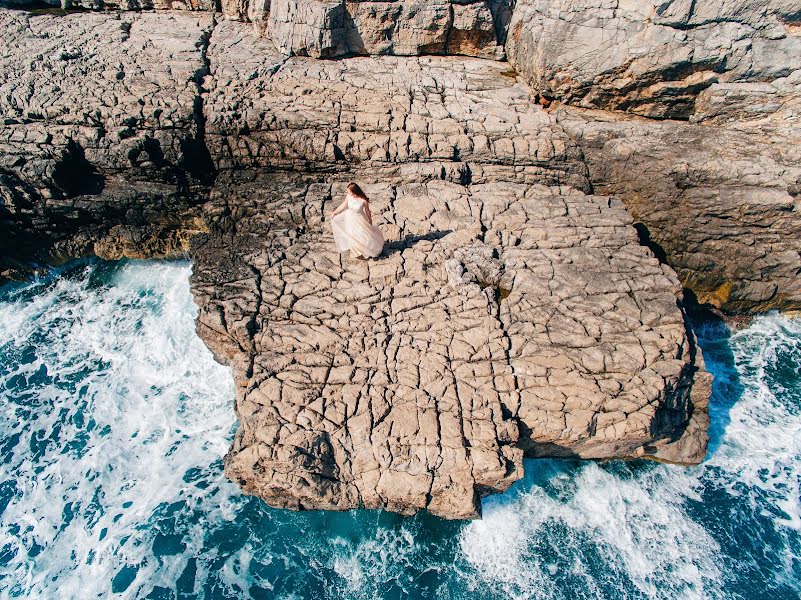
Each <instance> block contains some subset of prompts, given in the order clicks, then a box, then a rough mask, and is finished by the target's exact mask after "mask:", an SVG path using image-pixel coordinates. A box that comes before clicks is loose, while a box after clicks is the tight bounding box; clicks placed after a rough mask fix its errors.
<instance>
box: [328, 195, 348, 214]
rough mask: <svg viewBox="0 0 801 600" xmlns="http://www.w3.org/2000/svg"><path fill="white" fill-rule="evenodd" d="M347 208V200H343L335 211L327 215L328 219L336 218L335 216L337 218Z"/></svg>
mask: <svg viewBox="0 0 801 600" xmlns="http://www.w3.org/2000/svg"><path fill="white" fill-rule="evenodd" d="M347 207H348V200H347V198H346V199H345V200H343V201H342V204H340V205H339V206H338V207H337V208H336V210H334V211H333V212H332V213H331V214H330V215H328V218H329V219H333V218H334V217H336V216H337V215H338V214H339V213H341V212H342V211H343V210H345V209H346V208H347Z"/></svg>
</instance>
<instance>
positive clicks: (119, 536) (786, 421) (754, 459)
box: [0, 261, 801, 599]
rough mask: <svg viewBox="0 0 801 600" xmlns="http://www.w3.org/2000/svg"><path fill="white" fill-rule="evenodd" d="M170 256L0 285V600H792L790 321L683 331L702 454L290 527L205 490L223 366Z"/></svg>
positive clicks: (796, 546)
mask: <svg viewBox="0 0 801 600" xmlns="http://www.w3.org/2000/svg"><path fill="white" fill-rule="evenodd" d="M190 272H191V265H190V264H189V263H167V262H164V263H158V262H147V263H140V262H122V263H104V262H99V261H92V262H82V263H74V264H72V265H70V266H68V267H66V268H64V269H62V270H58V271H54V272H52V273H51V274H49V275H47V276H44V277H42V278H41V279H39V280H36V281H33V282H30V283H26V284H10V285H6V286H4V287H3V288H0V402H1V404H0V410H2V413H3V418H2V421H1V422H0V453H1V454H2V471H1V472H0V596H1V597H24V598H106V597H109V596H112V595H114V597H120V598H203V599H212V598H214V599H216V598H247V597H253V598H410V599H411V598H432V597H438V598H444V599H449V598H452V599H456V598H608V597H615V598H749V599H750V598H798V597H799V594H801V584H799V582H801V508H800V507H799V505H800V504H801V499H800V497H801V489H800V487H799V486H800V481H799V478H800V477H801V475H800V474H801V322H799V321H794V320H791V319H788V318H785V317H782V316H779V315H769V316H764V317H760V318H758V319H756V320H755V321H754V322H753V323H752V324H751V326H749V327H748V328H746V329H743V330H741V331H739V332H737V333H734V334H730V333H729V332H728V330H727V329H726V328H725V327H723V326H721V325H716V324H706V325H701V326H700V327H699V334H700V342H701V346H702V347H703V348H704V352H705V356H706V359H707V363H708V368H709V369H710V370H712V371H713V372H714V373H715V375H716V382H715V386H714V392H713V401H712V407H711V408H712V419H713V426H712V431H711V438H712V439H711V444H710V455H709V457H708V459H707V461H706V462H705V463H704V464H703V465H701V466H699V467H693V468H689V469H687V468H681V467H672V466H667V465H660V464H656V463H650V462H620V461H612V462H606V463H586V462H580V461H555V460H553V461H552V460H539V461H527V464H526V470H527V475H526V478H525V479H524V480H523V481H521V482H518V483H517V484H516V485H515V486H514V487H513V488H512V490H510V491H509V492H508V493H506V494H504V495H501V496H495V497H492V498H488V499H486V500H485V501H484V505H483V509H484V519H483V520H482V521H475V522H470V523H458V522H447V521H442V520H439V519H436V518H434V517H431V516H428V515H417V516H415V517H411V518H404V517H400V516H397V515H392V514H388V513H382V512H379V511H352V512H348V513H328V512H312V513H292V512H287V511H281V510H273V509H270V508H268V507H266V506H265V505H264V504H263V503H262V502H260V501H258V500H255V499H252V498H249V497H246V496H243V495H241V494H240V493H239V491H238V488H237V487H236V486H234V485H233V484H231V483H229V482H228V481H227V480H225V478H224V477H223V475H222V457H223V455H224V454H225V452H226V450H227V448H228V444H229V443H230V440H231V437H232V435H233V431H234V426H235V416H234V413H233V396H234V389H233V381H232V377H231V374H230V371H229V370H228V369H227V368H225V367H222V366H220V365H218V364H217V363H215V362H214V360H213V359H212V357H211V354H210V352H209V351H208V350H207V349H206V348H205V346H204V345H203V344H202V342H201V341H200V340H199V339H198V338H197V336H196V334H195V329H194V317H195V315H196V308H195V306H194V304H193V302H192V297H191V294H190V291H189V284H188V278H189V274H190Z"/></svg>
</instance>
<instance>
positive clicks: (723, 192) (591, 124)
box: [557, 109, 801, 312]
mask: <svg viewBox="0 0 801 600" xmlns="http://www.w3.org/2000/svg"><path fill="white" fill-rule="evenodd" d="M557 114H558V117H559V122H560V124H561V125H562V126H564V127H565V129H566V130H567V131H568V132H569V133H570V134H571V136H572V137H573V138H574V139H575V140H576V141H577V142H578V143H579V144H580V146H581V147H582V149H583V151H584V155H585V158H586V160H587V164H588V166H589V170H590V178H591V180H592V182H593V185H594V189H595V190H596V192H598V193H604V194H612V195H615V196H618V197H620V198H621V199H622V200H624V201H625V203H626V206H627V207H628V209H629V210H630V211H631V212H632V214H633V215H634V217H635V218H636V219H637V220H638V221H640V222H641V223H643V224H644V225H645V227H646V228H647V232H645V235H646V236H647V237H648V238H649V241H651V242H655V243H656V244H658V246H659V247H660V249H661V251H662V252H663V253H664V256H665V258H666V259H667V260H668V262H670V264H671V266H673V267H674V268H675V269H676V271H677V272H678V274H679V277H680V279H681V281H682V283H683V285H684V286H685V287H687V288H690V289H691V290H693V292H694V293H695V294H696V295H697V296H698V300H699V301H700V302H702V303H710V304H713V305H715V306H717V307H719V308H723V309H724V310H726V311H729V312H742V311H745V312H754V311H760V310H768V309H771V308H784V309H790V310H792V309H799V308H801V241H800V240H799V232H800V231H801V196H800V195H799V194H801V150H799V149H801V128H799V119H798V118H795V119H793V118H791V117H790V116H789V115H786V114H784V115H781V116H777V115H775V116H774V118H771V119H767V120H764V119H763V120H762V121H758V122H753V123H745V124H717V125H715V126H697V125H688V124H685V123H678V122H665V121H656V122H655V121H649V120H645V119H637V118H626V117H624V116H620V115H614V114H608V113H607V114H602V113H598V112H597V111H576V110H572V109H560V110H559V111H558V113H557ZM658 251H659V250H658Z"/></svg>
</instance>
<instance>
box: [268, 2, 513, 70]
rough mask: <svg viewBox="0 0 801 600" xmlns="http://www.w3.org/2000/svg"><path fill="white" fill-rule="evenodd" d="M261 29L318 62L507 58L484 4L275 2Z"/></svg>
mask: <svg viewBox="0 0 801 600" xmlns="http://www.w3.org/2000/svg"><path fill="white" fill-rule="evenodd" d="M261 22H262V23H265V18H264V17H262V20H261ZM263 31H264V33H265V34H266V35H268V36H269V37H270V39H271V40H272V41H273V42H274V43H275V45H276V46H277V47H278V48H279V49H280V50H282V51H284V52H287V53H291V54H300V55H304V56H314V57H317V58H321V57H322V58H326V57H327V58H330V57H335V56H345V55H354V54H356V55H359V54H394V55H412V56H414V55H418V54H464V55H468V56H481V57H485V58H500V57H501V56H502V55H503V49H502V47H501V46H500V45H499V44H498V38H497V34H496V27H495V20H494V18H493V13H492V11H491V9H490V4H489V3H488V2H486V1H485V0H463V1H458V2H457V1H451V0H433V1H432V0H399V1H397V2H366V1H344V0H300V1H296V0H271V2H270V7H269V12H268V14H267V17H266V28H265V29H264V30H263Z"/></svg>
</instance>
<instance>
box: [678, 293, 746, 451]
mask: <svg viewBox="0 0 801 600" xmlns="http://www.w3.org/2000/svg"><path fill="white" fill-rule="evenodd" d="M684 298H685V300H684V305H685V308H686V310H687V315H688V317H689V322H690V325H691V326H692V329H693V331H694V332H695V335H696V336H697V338H698V345H699V346H700V348H701V350H702V351H703V353H704V361H705V363H706V369H707V370H708V371H709V372H710V373H712V374H713V375H714V376H715V379H714V381H713V383H712V397H711V398H710V400H709V420H710V422H709V448H708V450H707V455H706V460H709V459H710V458H711V457H712V456H713V455H714V454H715V452H717V450H718V448H720V445H721V443H722V442H723V437H724V436H725V434H726V428H727V427H728V426H729V423H730V422H731V417H730V415H729V413H730V412H731V409H732V407H733V406H734V405H735V404H736V403H737V401H738V400H739V399H740V398H741V397H742V396H743V392H744V390H745V388H744V386H743V384H742V382H741V381H740V375H739V373H738V371H737V365H736V361H735V358H734V353H733V352H732V349H731V343H730V340H731V336H732V329H731V326H730V325H729V323H727V322H726V320H725V319H724V318H723V317H722V316H721V315H720V313H718V312H717V311H714V310H712V309H710V307H709V306H708V305H702V304H698V301H697V300H696V298H695V294H693V293H692V291H690V290H684Z"/></svg>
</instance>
